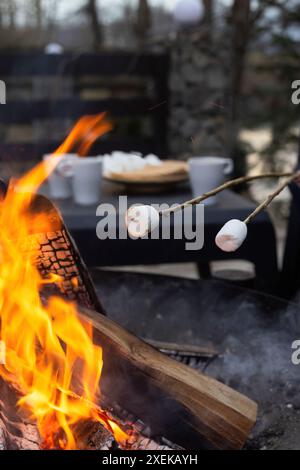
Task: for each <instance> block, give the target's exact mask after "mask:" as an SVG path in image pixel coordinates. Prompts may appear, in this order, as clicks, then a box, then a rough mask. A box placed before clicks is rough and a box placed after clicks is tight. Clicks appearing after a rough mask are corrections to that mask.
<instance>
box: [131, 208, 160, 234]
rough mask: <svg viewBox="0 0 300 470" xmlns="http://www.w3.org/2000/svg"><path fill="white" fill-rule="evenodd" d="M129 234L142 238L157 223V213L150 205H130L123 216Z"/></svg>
mask: <svg viewBox="0 0 300 470" xmlns="http://www.w3.org/2000/svg"><path fill="white" fill-rule="evenodd" d="M125 223H126V227H127V230H128V233H129V235H131V236H132V237H134V238H142V237H144V236H145V235H146V234H147V233H149V232H152V230H154V229H155V228H156V227H157V226H158V225H159V213H158V211H157V210H156V209H154V207H152V206H131V207H130V208H129V209H128V210H127V212H126V216H125Z"/></svg>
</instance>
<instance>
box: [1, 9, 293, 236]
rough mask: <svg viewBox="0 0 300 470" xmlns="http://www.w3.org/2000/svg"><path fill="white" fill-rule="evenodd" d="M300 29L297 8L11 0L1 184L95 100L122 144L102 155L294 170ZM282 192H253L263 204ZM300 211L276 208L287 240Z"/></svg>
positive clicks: (6, 22)
mask: <svg viewBox="0 0 300 470" xmlns="http://www.w3.org/2000/svg"><path fill="white" fill-rule="evenodd" d="M299 26H300V4H299V1H297V0H289V1H284V0H282V1H281V0H274V1H273V0H261V1H256V0H184V1H178V0H72V1H59V0H1V3H0V78H1V79H2V80H5V82H6V85H7V103H8V105H7V108H6V107H5V106H2V107H1V113H2V114H1V119H0V140H1V149H0V150H1V161H0V172H1V175H2V176H3V177H10V176H11V175H13V174H14V175H15V174H19V173H20V172H22V171H24V169H26V168H27V167H29V166H31V165H32V162H33V161H35V160H36V159H38V158H40V157H41V155H42V154H43V153H44V152H45V150H51V149H53V148H55V147H54V142H60V141H61V140H62V138H63V137H64V136H65V135H66V133H67V132H68V130H69V129H70V127H71V125H72V124H73V123H74V118H75V117H79V116H80V115H82V114H85V111H86V110H88V109H89V108H88V107H87V106H86V105H84V104H82V103H84V102H85V103H87V102H88V103H90V104H91V103H92V102H94V108H95V110H96V109H98V108H99V105H100V104H101V105H103V107H104V109H99V111H102V110H103V111H104V110H108V111H109V112H111V115H112V118H113V120H114V123H115V132H114V135H113V139H115V140H114V141H109V140H107V141H106V140H105V139H104V140H103V142H104V143H103V142H102V144H101V145H102V146H103V147H101V145H100V147H98V148H97V147H96V148H95V149H94V152H95V154H97V153H101V152H103V151H104V150H105V151H108V150H112V149H116V147H117V149H122V150H140V151H142V152H144V151H152V152H154V153H156V154H158V155H159V156H160V157H167V158H178V159H187V158H188V157H190V156H193V155H197V156H198V155H199V156H201V155H218V156H228V157H231V158H233V159H234V163H235V176H239V175H242V174H245V173H251V172H252V173H255V172H256V173H257V172H259V171H263V170H272V171H273V170H274V171H275V170H276V171H277V170H281V169H289V168H292V167H293V166H294V165H295V164H296V161H297V152H298V138H299V125H298V124H299V106H297V105H295V104H293V102H292V93H293V89H292V83H293V82H294V81H295V80H298V79H300V61H299V58H300V47H299V45H300V28H299ZM95 53H96V54H98V55H97V56H93V54H95ZM36 54H40V57H41V59H40V66H39V70H40V72H41V75H40V76H39V75H38V73H37V71H36V68H35V66H36V63H37V62H36V61H37V59H36ZM89 54H90V55H89ZM101 54H103V55H102V56H101ZM59 55H61V56H63V58H64V61H59V65H57V67H58V68H56V69H55V70H56V72H54V71H51V73H50V72H49V73H48V65H47V62H45V56H47V57H49V56H55V57H57V56H59ZM12 57H13V59H12ZM24 57H25V58H27V59H26V60H25V61H24ZM32 57H34V64H35V66H31V65H30V64H31V63H32V62H31V60H32ZM88 57H90V59H89V61H90V62H88ZM93 57H94V59H93ZM95 57H97V59H95ZM101 57H102V59H101ZM81 58H85V64H86V65H87V64H88V67H89V66H90V68H91V70H92V69H93V67H94V68H95V70H96V72H97V73H94V72H95V70H94V69H93V75H92V73H91V74H89V73H88V72H87V70H88V68H87V69H86V68H85V65H82V66H80V60H81ZM156 59H157V60H156ZM51 60H52V62H53V60H54V62H55V60H56V59H55V58H54V59H53V58H52V59H51ZM95 61H98V63H97V64H93V62H95ZM101 61H102V62H101ZM91 62H92V64H91ZM55 63H56V62H55ZM24 64H25V65H24ZM26 64H29V65H28V67H27V68H26ZM107 64H113V65H111V66H108V65H107ZM149 64H150V65H149ZM102 66H103V76H102V75H101V73H102V68H101V67H102ZM51 67H52V65H51ZM54 68H55V67H54ZM84 68H85V73H83V72H82V69H84ZM108 69H109V70H108ZM150 69H151V70H150ZM33 70H34V72H33ZM70 70H71V73H70ZM80 71H81V73H80ZM151 75H152V76H151ZM71 99H72V100H73V103H75V104H76V106H75V108H76V112H75V111H74V110H73V111H74V112H71V111H70V115H68V114H67V111H65V110H63V111H62V108H68V109H71V107H70V108H69V107H68V106H63V104H62V103H66V102H67V101H64V100H71ZM46 100H48V101H50V105H49V103H48V105H47V107H46V108H45V101H46ZM60 100H62V101H61V104H59V102H60ZM74 100H75V101H74ZM143 100H148V101H143ZM12 103H13V106H10V104H11V105H12ZM22 103H23V104H24V103H26V106H27V107H24V106H23V107H22ZM30 103H31V104H30ZM37 103H40V104H39V105H38V106H39V108H38V111H39V112H37V113H36V114H34V109H35V104H37ZM79 103H80V105H79ZM147 103H150V105H149V106H148V105H147ZM9 106H10V107H9ZM43 106H44V108H43ZM120 106H121V107H122V106H123V108H122V110H120ZM126 106H127V107H126ZM75 108H74V109H75ZM43 109H44V111H42V110H43ZM125 110H126V112H125ZM76 113H77V115H78V116H76ZM45 123H46V125H45ZM133 142H134V143H133ZM46 144H47V145H48V147H47V149H45V145H46ZM133 146H134V148H133ZM28 149H29V150H28ZM272 184H273V183H272V182H269V183H264V184H262V183H259V184H254V185H252V186H251V189H249V188H242V189H243V190H244V191H247V193H248V194H249V192H250V195H251V197H252V198H253V199H256V200H261V199H262V198H263V197H264V196H265V194H266V192H269V190H270V187H272ZM288 201H289V192H288V191H286V192H284V193H283V194H282V196H281V197H280V198H279V200H278V201H277V202H276V204H275V205H274V206H273V207H274V209H273V211H275V212H274V214H273V216H275V222H276V227H277V229H278V231H279V232H280V231H281V230H283V231H284V227H285V221H286V219H287V214H288ZM280 233H281V232H280Z"/></svg>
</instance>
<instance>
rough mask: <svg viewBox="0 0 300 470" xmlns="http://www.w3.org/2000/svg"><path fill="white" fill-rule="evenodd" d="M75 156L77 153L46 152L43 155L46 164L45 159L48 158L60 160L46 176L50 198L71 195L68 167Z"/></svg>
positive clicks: (61, 197)
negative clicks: (46, 153)
mask: <svg viewBox="0 0 300 470" xmlns="http://www.w3.org/2000/svg"><path fill="white" fill-rule="evenodd" d="M75 157H77V155H76V154H73V153H66V154H59V155H56V154H48V155H44V156H43V160H44V162H45V164H46V165H47V160H48V159H50V158H57V159H59V160H61V161H60V162H59V163H58V164H57V165H56V167H55V169H54V170H53V171H52V172H51V174H50V175H49V176H48V185H49V192H50V196H51V197H52V198H54V199H67V198H69V197H71V196H72V186H71V179H70V175H69V172H68V168H69V167H70V165H71V162H72V160H73V159H74V158H75Z"/></svg>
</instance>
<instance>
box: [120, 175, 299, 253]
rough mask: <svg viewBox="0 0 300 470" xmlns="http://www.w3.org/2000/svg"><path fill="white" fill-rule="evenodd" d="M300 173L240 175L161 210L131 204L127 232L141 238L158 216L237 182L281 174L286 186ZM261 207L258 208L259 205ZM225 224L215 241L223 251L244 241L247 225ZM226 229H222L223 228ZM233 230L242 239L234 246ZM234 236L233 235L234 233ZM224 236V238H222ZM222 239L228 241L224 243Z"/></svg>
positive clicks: (179, 208) (238, 221) (174, 210)
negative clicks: (231, 231) (192, 197)
mask: <svg viewBox="0 0 300 470" xmlns="http://www.w3.org/2000/svg"><path fill="white" fill-rule="evenodd" d="M299 175H300V173H299V172H297V173H291V172H282V173H263V174H260V175H253V176H242V177H240V178H236V179H234V180H230V181H227V182H226V183H223V184H222V185H221V186H218V187H217V188H215V189H212V190H211V191H209V192H207V193H204V194H202V195H201V196H198V197H196V198H194V199H191V200H190V201H186V202H184V203H182V204H178V205H177V206H175V207H171V208H169V209H165V210H162V211H158V210H156V209H155V208H154V207H153V206H150V205H135V206H131V207H130V208H129V209H128V211H127V212H126V216H125V222H126V226H127V230H128V233H129V234H130V236H132V237H133V238H142V237H144V236H145V235H147V234H148V233H150V232H152V231H153V230H154V229H155V228H156V227H158V225H159V221H160V216H170V214H171V213H175V212H177V211H179V210H182V209H185V208H186V207H189V206H193V205H195V204H199V203H200V202H202V201H204V200H205V199H208V198H209V197H211V196H215V195H216V194H218V193H220V192H221V191H224V190H225V189H228V188H232V187H233V186H237V185H238V184H241V183H245V182H250V181H254V180H258V179H262V178H281V177H283V176H286V177H288V179H287V180H286V182H285V183H284V185H283V188H282V189H284V188H285V186H287V184H288V183H289V182H291V181H292V180H293V179H295V178H296V177H299ZM282 189H281V187H280V188H279V192H278V193H277V192H276V193H275V194H274V195H271V196H270V198H271V199H270V198H268V199H267V201H264V203H263V204H262V205H260V206H258V208H257V210H258V211H259V212H260V210H262V209H264V208H265V207H267V206H268V205H269V203H270V202H271V201H272V200H273V199H274V197H275V196H276V195H277V194H279V193H280V192H281V191H282ZM265 204H266V205H265ZM261 206H262V208H261V209H260V207H261ZM254 212H255V213H254V214H250V216H249V217H250V219H249V220H247V223H248V222H249V221H250V220H252V218H254V217H255V216H256V214H257V213H258V212H256V211H254ZM229 223H230V224H229ZM227 224H229V225H230V227H228V226H227ZM227 224H225V226H224V227H223V228H222V229H221V231H220V232H219V233H218V235H217V237H219V235H220V236H222V238H220V237H219V238H218V239H217V238H216V243H217V245H218V246H219V247H220V248H221V249H222V250H223V251H235V250H236V249H237V248H238V247H239V246H240V245H241V244H242V243H243V241H244V239H245V238H246V235H247V227H246V223H245V222H242V221H240V220H235V219H234V220H233V221H229V222H227ZM224 228H225V229H226V230H223V229H224ZM228 228H229V229H230V230H233V231H234V232H235V231H237V232H239V233H238V238H240V239H241V240H242V241H241V243H240V244H239V245H238V246H237V248H235V246H236V245H235V244H234V245H232V243H231V241H232V240H231V239H230V236H231V235H230V233H229V240H227V238H226V237H227V235H228V233H227V232H228V230H227V229H228ZM234 236H235V235H234ZM224 237H225V238H224ZM220 240H221V241H222V246H221V244H219V243H218V241H220ZM224 241H226V242H227V241H228V243H226V244H225V245H224V243H223V242H224Z"/></svg>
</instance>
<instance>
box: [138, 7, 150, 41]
mask: <svg viewBox="0 0 300 470" xmlns="http://www.w3.org/2000/svg"><path fill="white" fill-rule="evenodd" d="M150 27H151V11H150V7H149V5H148V1H147V0H139V4H138V9H137V20H136V25H135V31H136V35H137V38H138V42H139V47H140V48H143V47H144V46H145V43H146V39H147V32H148V30H149V29H150Z"/></svg>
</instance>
